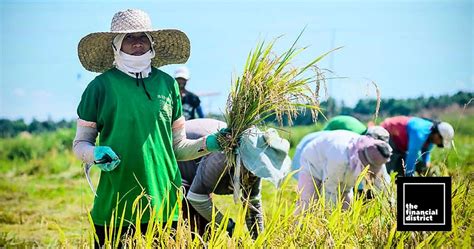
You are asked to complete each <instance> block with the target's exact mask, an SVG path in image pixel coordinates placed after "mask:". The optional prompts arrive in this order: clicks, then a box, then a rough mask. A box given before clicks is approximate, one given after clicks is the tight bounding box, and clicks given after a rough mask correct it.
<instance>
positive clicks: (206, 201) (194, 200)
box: [186, 191, 224, 224]
mask: <svg viewBox="0 0 474 249" xmlns="http://www.w3.org/2000/svg"><path fill="white" fill-rule="evenodd" d="M186 198H187V199H188V201H189V203H190V204H191V205H192V206H193V208H194V209H196V211H197V212H198V213H199V214H200V215H202V217H204V218H205V219H206V220H207V221H211V220H212V208H213V203H212V200H211V198H210V197H209V195H202V194H196V193H193V192H191V191H189V192H188V194H187V195H186ZM215 212H216V223H218V224H220V223H221V221H222V219H223V218H224V215H222V213H221V212H219V210H217V209H216V210H215Z"/></svg>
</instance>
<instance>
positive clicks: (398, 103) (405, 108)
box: [0, 91, 474, 138]
mask: <svg viewBox="0 0 474 249" xmlns="http://www.w3.org/2000/svg"><path fill="white" fill-rule="evenodd" d="M472 98H474V93H473V92H463V91H460V92H458V93H456V94H454V95H441V96H438V97H418V98H409V99H394V98H387V99H381V104H380V110H379V116H395V115H415V114H416V113H418V112H420V111H422V110H428V109H442V108H447V107H450V106H452V105H459V106H461V107H462V106H464V105H465V104H466V103H467V102H469V100H470V99H472ZM376 103H377V100H376V99H361V100H359V101H358V102H357V104H356V105H355V106H354V108H350V107H347V106H346V105H345V104H344V102H343V101H342V102H340V103H337V101H336V100H335V99H334V98H331V97H329V98H328V99H327V100H325V101H323V102H321V106H320V107H321V110H322V113H323V114H324V116H326V117H333V116H335V115H339V114H343V115H352V116H356V117H358V118H361V119H364V117H366V119H368V118H367V117H370V116H372V115H373V114H374V112H375V106H376ZM208 117H212V118H216V119H219V120H223V117H222V115H215V114H210V115H208ZM318 120H320V121H321V120H324V119H322V118H321V115H319V119H318ZM267 121H268V122H276V121H275V118H274V117H270V118H269V119H267ZM75 123H76V122H75V120H71V121H66V120H61V121H59V122H54V121H52V120H50V119H49V120H47V121H38V120H36V119H33V121H32V122H31V123H29V124H26V123H25V121H24V120H23V119H18V120H8V119H0V137H2V138H5V137H14V136H16V135H18V134H19V133H21V132H29V133H43V132H50V131H55V130H57V129H60V128H72V127H74V126H75ZM312 123H314V122H313V119H312V116H311V112H310V111H309V110H304V111H302V112H301V113H300V114H299V115H298V116H297V117H296V118H293V124H294V125H308V124H312ZM283 124H284V125H287V124H288V117H284V118H283Z"/></svg>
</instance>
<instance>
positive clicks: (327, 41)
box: [0, 0, 474, 121]
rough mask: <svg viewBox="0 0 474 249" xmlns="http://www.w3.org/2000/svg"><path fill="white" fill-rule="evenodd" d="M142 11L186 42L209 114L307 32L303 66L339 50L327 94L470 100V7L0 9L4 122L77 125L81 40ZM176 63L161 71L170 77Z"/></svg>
mask: <svg viewBox="0 0 474 249" xmlns="http://www.w3.org/2000/svg"><path fill="white" fill-rule="evenodd" d="M126 8H140V9H143V10H145V11H146V12H148V13H149V14H150V16H151V19H152V22H153V26H154V27H156V28H158V29H164V28H177V29H180V30H183V31H184V32H185V33H186V34H187V35H188V36H189V38H190V40H191V57H190V59H189V61H188V63H187V64H186V65H187V66H188V67H189V69H190V71H191V77H192V78H191V80H190V82H189V84H188V85H189V89H190V90H191V91H194V92H196V93H206V92H207V93H208V92H219V93H220V95H217V96H213V97H203V98H202V102H203V107H204V110H205V112H207V111H212V112H220V111H222V110H224V108H225V101H226V99H227V94H228V92H229V89H230V85H231V77H232V75H233V74H234V75H235V74H239V73H241V70H242V67H243V65H244V62H245V59H246V57H247V55H248V53H249V51H250V50H251V49H252V48H254V47H255V45H256V43H257V42H258V41H260V40H262V39H266V40H270V39H273V38H275V37H277V36H280V35H284V36H283V37H282V38H281V39H280V40H279V42H278V46H277V49H279V50H281V49H285V48H288V47H289V46H290V45H291V43H292V41H293V40H294V39H295V38H296V37H297V35H298V34H299V32H300V31H301V30H302V29H303V28H304V27H305V26H306V30H305V32H304V34H303V37H302V38H301V39H300V41H299V43H298V44H299V46H309V47H308V49H307V50H306V51H305V52H304V54H302V56H301V57H300V58H299V60H297V61H296V63H301V65H302V64H303V63H304V62H307V61H309V60H310V59H312V58H315V57H317V56H318V55H320V54H322V53H324V52H326V51H328V50H330V49H331V48H333V47H338V46H344V48H343V49H342V50H339V51H337V52H335V53H333V54H332V55H331V57H327V58H326V59H325V60H324V61H322V62H321V63H320V66H321V67H322V68H328V69H331V70H333V71H334V72H335V73H336V75H337V76H344V77H347V78H345V79H338V80H332V81H330V82H328V91H329V92H328V94H329V95H330V96H332V97H334V98H336V99H337V100H339V101H341V100H343V101H344V102H345V103H346V104H347V105H353V104H355V103H356V101H357V100H358V99H359V98H364V97H374V96H375V93H374V90H373V88H370V87H368V82H370V81H372V80H373V81H375V82H376V83H377V84H378V86H379V88H380V90H381V94H382V97H397V98H406V97H416V96H420V95H424V96H430V95H440V94H450V93H455V92H457V91H459V90H468V91H474V64H473V58H474V49H473V44H474V41H473V33H474V27H473V25H474V19H473V18H474V17H473V12H474V3H473V1H469V0H468V1H461V0H446V1H435V0H433V1H387V0H382V1H362V0H358V1H337V0H336V1H316V0H313V1H309V0H308V1H269V0H264V1H255V2H254V1H229V0H227V1H217V0H216V1H48V0H45V1H33V0H30V1H21V0H15V1H11V0H2V1H0V17H1V20H0V48H1V50H0V65H1V67H0V117H1V118H13V119H15V118H24V119H25V120H27V121H30V120H31V119H32V118H36V119H39V120H44V119H46V118H48V117H51V118H52V119H54V120H59V119H62V118H66V119H72V118H76V107H77V104H78V103H79V100H80V96H81V94H82V91H83V90H84V88H85V86H87V84H88V83H89V82H90V81H91V80H92V79H93V78H94V77H95V76H96V74H94V73H90V72H87V71H86V70H85V69H84V68H83V67H82V66H81V64H80V62H79V59H78V57H77V44H78V42H79V40H80V39H81V38H82V37H83V36H85V35H87V34H89V33H92V32H98V31H108V30H109V28H110V21H111V19H112V16H113V14H114V13H115V12H117V11H119V10H122V9H126ZM176 67H177V65H171V66H165V67H163V68H162V70H164V71H165V72H168V73H170V74H172V73H173V71H174V69H175V68H176Z"/></svg>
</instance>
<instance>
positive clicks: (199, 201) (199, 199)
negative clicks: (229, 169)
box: [186, 152, 225, 224]
mask: <svg viewBox="0 0 474 249" xmlns="http://www.w3.org/2000/svg"><path fill="white" fill-rule="evenodd" d="M224 171H225V156H224V154H222V153H220V152H214V153H211V154H210V155H208V156H207V157H204V158H203V159H202V160H201V162H200V164H199V167H198V169H197V171H196V176H195V177H194V179H193V182H192V183H191V187H190V189H189V192H188V194H187V195H186V198H187V199H188V201H189V203H190V204H191V205H192V206H193V207H194V209H196V211H197V212H198V213H199V214H200V215H202V216H203V217H204V218H205V219H206V220H208V221H211V219H212V208H213V206H214V204H213V203H212V199H211V198H210V197H209V194H211V193H213V192H214V188H215V186H216V185H217V184H218V183H219V180H220V178H221V176H222V174H223V173H224ZM215 212H216V218H215V219H216V222H217V223H219V224H220V222H221V221H222V218H223V215H222V213H221V212H219V210H217V209H216V210H215Z"/></svg>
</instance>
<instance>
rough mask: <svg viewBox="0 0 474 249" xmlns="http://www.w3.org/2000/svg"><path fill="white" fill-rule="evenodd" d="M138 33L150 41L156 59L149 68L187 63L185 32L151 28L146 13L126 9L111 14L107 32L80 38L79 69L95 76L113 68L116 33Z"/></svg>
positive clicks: (187, 52)
mask: <svg viewBox="0 0 474 249" xmlns="http://www.w3.org/2000/svg"><path fill="white" fill-rule="evenodd" d="M139 32H146V33H147V34H149V35H150V36H151V37H152V39H153V41H152V49H153V50H154V51H155V57H154V58H153V59H152V60H151V65H152V66H154V67H161V66H164V65H169V64H183V63H185V62H186V61H187V60H188V58H189V55H190V42H189V39H188V37H187V36H186V34H185V33H183V32H182V31H180V30H177V29H161V30H157V29H153V28H152V25H151V19H150V17H149V16H148V14H147V13H146V12H144V11H142V10H138V9H128V10H125V11H119V12H117V13H116V14H115V15H114V17H113V18H112V23H111V27H110V32H95V33H91V34H88V35H86V36H85V37H83V38H82V39H81V41H80V42H79V45H78V55H79V60H80V61H81V64H82V66H84V68H85V69H86V70H88V71H91V72H98V73H100V72H104V71H106V70H108V69H110V68H112V67H113V61H114V51H113V48H112V41H113V39H114V37H115V36H116V35H118V34H126V33H139ZM118 49H120V48H118Z"/></svg>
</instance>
